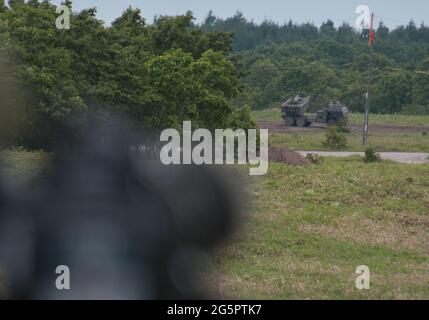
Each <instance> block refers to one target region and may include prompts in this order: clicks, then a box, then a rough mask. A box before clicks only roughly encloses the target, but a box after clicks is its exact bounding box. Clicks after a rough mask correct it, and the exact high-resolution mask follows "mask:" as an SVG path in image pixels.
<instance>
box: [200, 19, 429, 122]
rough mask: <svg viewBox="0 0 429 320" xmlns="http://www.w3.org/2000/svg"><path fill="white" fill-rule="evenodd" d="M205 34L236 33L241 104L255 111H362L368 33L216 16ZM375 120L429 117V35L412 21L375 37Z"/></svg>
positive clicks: (330, 25)
mask: <svg viewBox="0 0 429 320" xmlns="http://www.w3.org/2000/svg"><path fill="white" fill-rule="evenodd" d="M200 27H201V28H202V29H203V30H205V31H209V32H212V31H220V32H233V34H234V47H233V50H234V53H235V54H236V55H238V56H240V57H241V59H240V61H241V68H240V72H241V77H242V83H243V86H244V89H243V92H242V94H241V96H240V98H239V99H238V102H239V103H243V104H248V105H251V106H252V108H253V109H262V108H268V107H278V106H279V104H280V103H281V102H283V101H284V100H285V99H286V98H287V97H289V96H291V95H294V94H296V93H302V94H308V95H312V96H313V101H314V104H313V105H314V107H315V108H316V107H320V106H321V105H323V104H325V103H327V102H329V101H334V100H341V101H342V102H344V103H346V104H347V105H348V106H349V108H350V109H351V110H352V111H358V112H361V111H362V110H363V94H364V93H365V92H366V78H367V68H368V67H367V65H368V45H367V43H368V40H367V39H368V33H369V32H368V30H366V29H363V30H362V31H358V30H356V29H354V28H353V27H352V26H350V25H348V24H347V23H343V24H341V25H340V26H335V25H334V23H333V22H332V21H331V20H328V21H326V22H324V23H322V25H321V26H320V27H317V26H315V25H314V24H311V23H303V24H297V23H294V22H292V21H289V22H288V23H286V24H282V25H281V24H277V23H275V22H272V21H264V22H262V23H261V24H256V23H254V22H252V21H249V20H247V19H246V18H245V17H244V16H243V15H242V14H241V13H240V12H238V13H237V14H236V15H234V16H233V17H230V18H226V19H222V18H218V17H216V16H214V15H213V13H212V12H210V13H209V14H208V16H207V18H206V19H205V21H204V22H203V23H202V24H201V26H200ZM373 50H374V79H373V86H372V101H371V106H372V112H376V113H406V114H428V113H429V27H427V26H426V25H424V24H421V25H420V26H417V25H416V24H415V23H414V22H413V21H410V23H409V24H408V25H406V26H399V27H397V28H395V29H393V30H390V29H389V28H388V27H386V26H385V25H384V23H383V22H380V23H379V25H378V27H377V29H376V42H375V44H374V46H373Z"/></svg>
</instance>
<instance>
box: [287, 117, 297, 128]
mask: <svg viewBox="0 0 429 320" xmlns="http://www.w3.org/2000/svg"><path fill="white" fill-rule="evenodd" d="M285 123H286V125H287V126H289V127H293V126H294V125H295V119H294V118H285Z"/></svg>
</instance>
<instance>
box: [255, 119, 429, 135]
mask: <svg viewBox="0 0 429 320" xmlns="http://www.w3.org/2000/svg"><path fill="white" fill-rule="evenodd" d="M258 124H259V126H260V128H261V129H269V130H270V132H272V133H294V132H323V131H325V130H326V125H323V124H318V123H317V124H313V125H311V127H309V128H302V127H287V126H286V125H285V124H284V123H283V122H282V121H259V122H258ZM349 127H350V129H351V130H352V132H353V133H359V132H362V127H361V126H359V125H350V126H349ZM422 132H427V133H429V126H420V127H404V126H402V127H398V126H390V125H372V126H371V127H370V133H422Z"/></svg>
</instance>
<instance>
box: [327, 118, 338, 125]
mask: <svg viewBox="0 0 429 320" xmlns="http://www.w3.org/2000/svg"><path fill="white" fill-rule="evenodd" d="M336 124H337V121H335V119H329V120H328V126H335V125H336Z"/></svg>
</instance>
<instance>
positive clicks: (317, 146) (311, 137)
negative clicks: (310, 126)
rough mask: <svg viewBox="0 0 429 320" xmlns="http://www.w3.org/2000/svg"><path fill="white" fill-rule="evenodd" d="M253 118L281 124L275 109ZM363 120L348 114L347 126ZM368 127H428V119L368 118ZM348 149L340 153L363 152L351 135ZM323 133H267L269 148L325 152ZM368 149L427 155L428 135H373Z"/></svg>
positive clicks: (359, 137)
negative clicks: (369, 123) (369, 122)
mask: <svg viewBox="0 0 429 320" xmlns="http://www.w3.org/2000/svg"><path fill="white" fill-rule="evenodd" d="M254 116H255V118H256V119H257V120H258V121H278V122H281V115H280V110H279V109H268V110H263V111H255V112H254ZM362 119H363V116H362V115H361V114H351V115H350V116H349V123H350V124H351V125H361V124H362ZM371 124H372V125H386V126H393V127H396V126H397V127H420V126H426V127H429V116H404V115H371ZM347 138H348V145H347V147H346V148H343V149H341V150H342V151H363V147H362V134H361V133H360V132H355V131H354V132H353V133H350V134H347ZM325 140H326V139H325V133H324V132H321V131H319V130H317V131H316V130H315V131H314V132H309V131H306V132H294V133H285V132H281V133H279V132H272V131H271V132H270V145H271V146H273V147H281V146H287V147H289V148H291V149H294V150H300V151H307V150H309V151H310V150H312V151H322V150H327V148H326V146H324V144H323V143H324V141H325ZM369 143H370V145H371V146H372V147H373V148H374V149H375V150H376V151H378V152H383V151H385V152H389V151H391V152H429V132H426V133H425V131H422V132H419V133H415V132H401V131H400V130H398V132H393V133H392V130H390V132H375V133H371V132H370V135H369Z"/></svg>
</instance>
